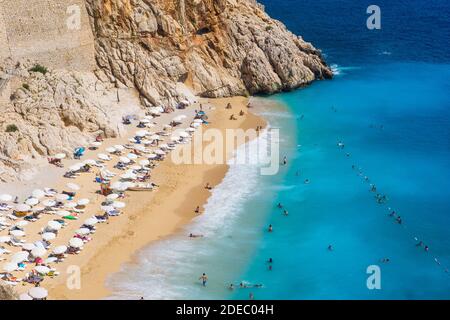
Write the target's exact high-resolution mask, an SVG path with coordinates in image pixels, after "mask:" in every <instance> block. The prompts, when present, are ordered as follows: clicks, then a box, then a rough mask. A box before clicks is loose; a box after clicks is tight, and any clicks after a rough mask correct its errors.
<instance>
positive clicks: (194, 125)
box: [191, 122, 201, 128]
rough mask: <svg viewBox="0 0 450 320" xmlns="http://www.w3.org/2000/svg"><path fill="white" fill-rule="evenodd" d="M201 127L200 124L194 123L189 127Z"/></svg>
mask: <svg viewBox="0 0 450 320" xmlns="http://www.w3.org/2000/svg"><path fill="white" fill-rule="evenodd" d="M200 126H201V124H200V123H196V122H194V123H193V124H191V127H192V128H198V127H200Z"/></svg>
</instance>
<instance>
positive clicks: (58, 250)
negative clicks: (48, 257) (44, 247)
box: [53, 246, 67, 254]
mask: <svg viewBox="0 0 450 320" xmlns="http://www.w3.org/2000/svg"><path fill="white" fill-rule="evenodd" d="M66 251H67V247H66V246H57V247H56V248H54V249H53V253H54V254H63V253H65V252H66Z"/></svg>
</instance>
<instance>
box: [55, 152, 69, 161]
mask: <svg viewBox="0 0 450 320" xmlns="http://www.w3.org/2000/svg"><path fill="white" fill-rule="evenodd" d="M54 158H55V159H59V160H62V159H65V158H66V154H65V153H57V154H55V156H54Z"/></svg>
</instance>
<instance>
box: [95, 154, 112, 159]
mask: <svg viewBox="0 0 450 320" xmlns="http://www.w3.org/2000/svg"><path fill="white" fill-rule="evenodd" d="M97 158H99V159H100V160H103V161H109V160H111V158H110V157H109V156H108V155H107V154H104V153H99V154H98V155H97Z"/></svg>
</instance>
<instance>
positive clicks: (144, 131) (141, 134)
mask: <svg viewBox="0 0 450 320" xmlns="http://www.w3.org/2000/svg"><path fill="white" fill-rule="evenodd" d="M148 134H149V132H148V131H147V130H139V131H138V132H136V136H138V137H145V136H146V135H148Z"/></svg>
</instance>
